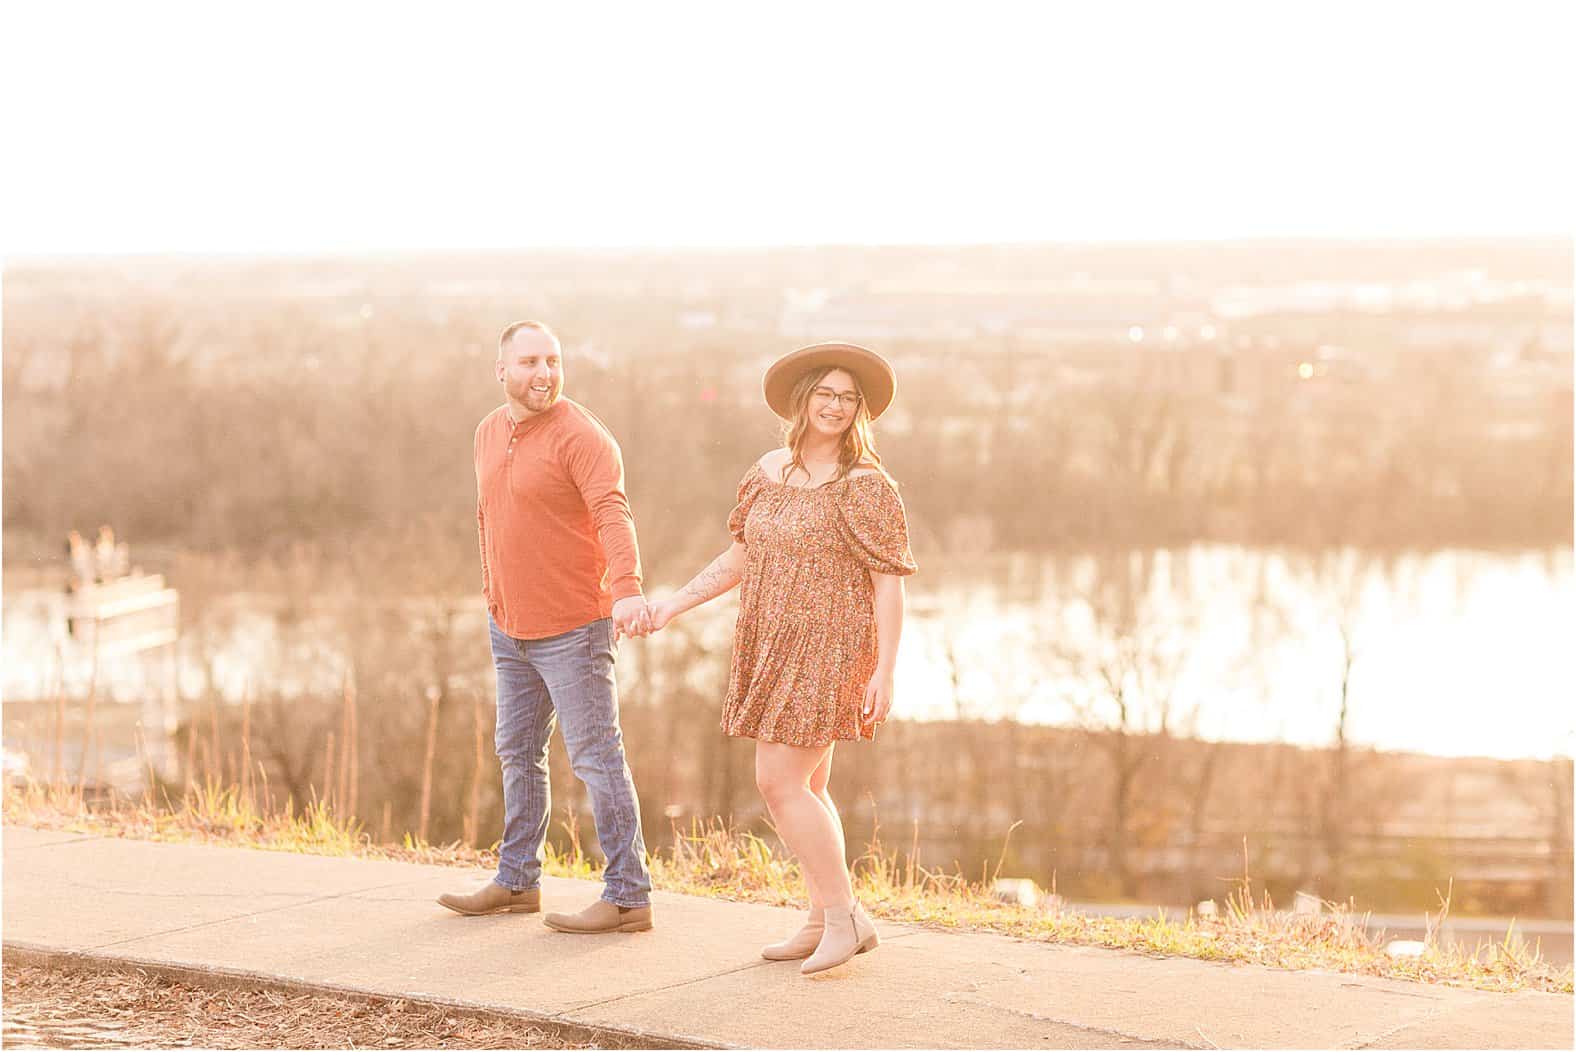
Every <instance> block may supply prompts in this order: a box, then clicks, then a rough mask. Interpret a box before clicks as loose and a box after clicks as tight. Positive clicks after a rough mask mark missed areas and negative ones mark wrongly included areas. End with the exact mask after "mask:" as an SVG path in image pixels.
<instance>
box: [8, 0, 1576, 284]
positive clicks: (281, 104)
mask: <svg viewBox="0 0 1576 1052" xmlns="http://www.w3.org/2000/svg"><path fill="white" fill-rule="evenodd" d="M1573 8H1576V5H1572V4H1570V3H1566V2H1554V3H1539V4H1518V3H1506V2H1499V3H1493V4H1489V3H1476V4H1469V5H1453V4H1447V3H1427V4H1421V3H1419V4H1409V3H1373V2H1369V3H1334V2H1320V3H1313V2H1309V3H1303V4H1292V3H1243V4H1212V3H1195V2H1189V3H1181V4H1178V3H1170V4H1159V3H1156V4H1124V3H1098V4H1095V3H1039V4H1030V3H1021V4H991V3H979V2H975V3H969V4H963V3H955V4H950V5H937V4H925V3H869V4H856V3H853V2H851V0H844V2H841V3H827V4H821V3H803V2H795V3H792V4H789V3H779V4H773V5H766V4H743V3H726V4H724V3H716V4H684V3H675V4H666V3H664V4H649V3H648V4H643V5H640V6H635V5H629V6H624V5H601V4H595V3H584V4H555V5H550V6H549V5H545V4H525V3H520V4H513V5H510V6H508V7H493V6H490V5H470V4H463V3H459V4H454V3H451V4H444V5H436V4H429V5H420V6H417V5H404V4H389V3H377V4H373V3H321V2H319V3H311V4H296V3H270V4H266V5H264V4H255V5H246V6H244V7H243V6H242V5H228V4H214V3H204V4H185V3H182V4H172V3H151V2H149V3H134V4H128V3H116V4H92V5H87V4H74V3H57V2H49V3H25V4H11V5H7V7H6V9H5V14H4V16H3V19H4V21H3V24H0V41H3V42H0V92H3V98H4V102H3V106H4V112H5V123H4V146H5V155H6V158H7V159H6V161H5V163H4V165H3V168H0V180H3V182H0V186H3V209H4V211H3V226H0V251H4V253H5V254H6V255H7V257H8V258H16V257H18V256H39V255H74V254H80V253H126V252H204V253H207V252H224V253H232V252H233V253H285V254H297V253H305V254H329V253H354V252H390V251H393V252H402V251H425V250H468V249H488V250H491V249H522V248H535V247H551V246H667V245H672V246H701V245H716V246H735V245H773V244H813V243H915V242H931V243H950V242H985V241H1030V240H1034V241H1038V240H1103V239H1117V240H1130V239H1137V240H1150V239H1154V240H1162V239H1194V238H1200V239H1213V238H1236V237H1277V236H1338V237H1368V236H1378V237H1426V236H1454V235H1497V234H1555V235H1567V236H1568V235H1569V234H1570V232H1571V231H1572V229H1573V227H1576V218H1573V216H1576V211H1573V195H1572V193H1571V192H1570V187H1572V186H1576V165H1573V161H1572V136H1571V133H1570V112H1569V108H1568V107H1569V103H1568V100H1569V99H1570V98H1573V97H1576V90H1573V89H1576V84H1573V80H1576V78H1573V75H1572V73H1571V69H1572V65H1573V64H1572V62H1571V54H1570V49H1571V44H1572V40H1573V39H1576V37H1573V34H1572V29H1573V28H1576V18H1573V15H1572V10H1573Z"/></svg>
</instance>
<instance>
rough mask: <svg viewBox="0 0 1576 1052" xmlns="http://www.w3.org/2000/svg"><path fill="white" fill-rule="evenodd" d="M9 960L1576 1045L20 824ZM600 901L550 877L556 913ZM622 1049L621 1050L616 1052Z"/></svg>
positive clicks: (689, 1036)
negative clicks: (594, 915) (548, 922)
mask: <svg viewBox="0 0 1576 1052" xmlns="http://www.w3.org/2000/svg"><path fill="white" fill-rule="evenodd" d="M3 836H4V861H5V870H4V907H5V912H4V941H5V948H6V949H7V950H8V951H25V952H28V953H30V954H36V953H46V954H62V953H66V954H70V953H76V954H83V955H87V956H89V957H91V958H96V959H99V960H103V959H113V960H116V961H130V962H136V963H139V964H152V965H159V966H164V967H174V968H184V969H193V970H197V971H201V972H212V973H217V974H221V975H232V976H241V977H243V978H258V979H264V980H268V981H283V982H288V983H300V984H306V985H310V986H320V987H331V988H334V989H338V990H350V991H360V992H366V993H370V994H377V995H382V996H397V997H409V998H420V999H429V1000H437V1001H445V1002H450V1003H460V1004H466V1005H473V1006H476V1007H478V1008H486V1009H495V1010H503V1011H508V1012H514V1013H520V1014H525V1015H528V1016H530V1017H533V1018H536V1019H539V1020H543V1021H546V1022H548V1023H556V1024H560V1025H565V1026H569V1027H574V1028H579V1027H594V1028H602V1029H603V1031H604V1032H606V1031H613V1032H616V1033H617V1034H624V1035H628V1036H629V1037H630V1038H631V1039H632V1040H633V1041H634V1042H635V1043H637V1044H648V1045H658V1044H663V1043H666V1042H679V1043H691V1044H697V1045H715V1046H728V1045H733V1046H752V1047H775V1048H905V1047H923V1048H952V1047H957V1048H1211V1047H1220V1048H1234V1047H1236V1048H1240V1047H1247V1048H1570V1047H1571V1046H1572V1039H1573V1026H1572V1004H1573V1000H1572V998H1570V997H1568V996H1563V995H1557V994H1546V993H1519V994H1490V993H1482V992H1479V991H1473V990H1457V989H1451V988H1446V987H1439V986H1427V985H1422V984H1416V983H1406V982H1397V981H1391V980H1380V979H1367V978H1360V977H1354V976H1346V975H1337V974H1329V973H1321V972H1281V971H1274V970H1271V969H1267V968H1259V967H1253V966H1244V965H1237V966H1233V965H1223V964H1211V963H1206V962H1202V961H1193V960H1181V959H1154V958H1148V957H1143V956H1138V955H1135V954H1128V953H1120V952H1115V951H1110V950H1100V949H1092V948H1079V947H1065V946H1052V945H1047V944H1043V943H1030V942H1022V941H1019V940H1017V939H1013V938H1009V937H1006V936H997V935H970V934H954V933H945V932H931V931H923V930H920V929H918V928H910V927H905V926H902V925H896V924H881V925H880V928H881V934H882V938H883V940H884V942H883V945H882V946H881V948H880V949H878V950H877V951H876V952H875V953H871V954H867V955H864V956H861V957H858V958H856V959H855V960H854V961H853V962H852V963H850V964H849V965H846V966H844V967H841V968H838V969H835V970H833V971H831V972H828V973H825V974H824V975H822V976H820V977H817V978H814V979H806V978H804V977H802V976H800V975H799V973H798V967H797V965H796V964H770V963H767V962H765V961H762V960H761V959H760V958H759V957H757V956H756V952H757V949H758V947H759V946H760V945H761V944H763V943H766V942H770V941H772V940H774V939H776V938H778V937H780V936H781V935H782V934H783V933H785V932H787V931H789V930H791V929H792V928H793V927H794V926H796V925H797V923H798V914H797V913H795V912H794V911H792V910H786V909H777V908H773V907H768V906H755V905H747V904H738V903H730V902H723V901H720V900H715V899H702V898H691V897H688V896H684V895H676V894H668V893H662V892H659V893H658V894H657V895H656V896H655V901H654V907H655V919H656V922H657V927H656V929H655V930H654V931H650V932H643V933H638V934H631V935H613V936H572V935H561V934H557V933H554V932H551V931H548V930H547V929H546V928H544V927H543V926H542V923H541V919H540V916H539V915H506V916H499V917H461V916H458V915H456V914H453V913H450V912H448V911H447V910H444V909H443V908H441V907H439V906H438V905H437V904H436V903H434V901H433V899H434V898H435V897H436V896H437V895H438V894H439V892H441V891H445V890H449V889H453V888H465V887H467V886H471V885H473V884H474V883H476V882H479V881H481V880H484V879H486V877H487V874H486V873H484V872H481V871H474V870H462V869H454V868H448V867H440V866H421V865H412V864H408V863H401V862H380V861H370V860H361V859H345V858H320V857H316V856H312V855H292V854H283V853H275V852H267V851H254V850H248V849H245V848H231V847H210V846H205V845H189V844H156V843H147V842H139V841H132V840H119V839H115V838H107V837H96V836H85V835H81V834H72V833H61V832H50V831H40V830H32V829H25V828H19V827H14V826H7V827H5V829H4V834H3ZM598 891H599V886H597V885H593V884H588V883H585V882H582V881H570V880H555V879H551V878H549V879H548V880H547V881H546V882H545V884H544V887H543V901H544V903H545V905H546V908H547V909H549V910H551V909H557V908H568V909H578V908H580V907H581V906H582V905H585V904H586V903H588V902H590V901H591V900H592V899H593V898H594V897H595V896H596V895H597V894H598ZM610 1036H611V1035H610Z"/></svg>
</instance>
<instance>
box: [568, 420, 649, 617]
mask: <svg viewBox="0 0 1576 1052" xmlns="http://www.w3.org/2000/svg"><path fill="white" fill-rule="evenodd" d="M587 424H588V426H587V427H585V428H583V429H577V430H576V431H574V432H572V433H571V434H570V435H569V437H568V439H567V443H566V448H565V456H564V465H565V467H566V469H567V470H568V472H569V477H570V478H571V479H572V480H573V481H574V484H575V488H576V489H578V490H579V491H580V499H581V500H583V501H585V505H586V508H587V509H588V510H589V511H590V512H591V522H592V525H593V527H594V528H595V529H596V531H597V536H598V538H600V540H601V541H602V551H603V553H604V554H605V555H606V556H607V565H608V578H609V582H608V583H609V590H610V591H611V592H612V595H613V606H614V610H613V616H614V620H615V621H617V622H619V628H620V630H621V631H624V632H626V633H631V634H634V633H635V632H636V630H637V627H638V629H639V634H644V632H645V625H644V623H643V621H644V612H645V598H644V596H643V595H642V594H641V573H640V547H639V544H638V542H637V541H636V539H635V516H634V513H632V512H631V511H630V509H629V498H628V497H627V496H625V494H624V459H623V456H622V455H621V454H620V452H619V449H618V443H617V442H615V441H614V440H613V436H612V435H610V434H608V433H607V432H606V431H604V430H603V429H601V428H600V427H597V426H595V425H592V424H591V423H590V421H587ZM626 600H635V602H632V603H631V602H626ZM637 619H639V620H640V621H641V622H642V623H641V624H640V625H638V626H637V625H636V620H637Z"/></svg>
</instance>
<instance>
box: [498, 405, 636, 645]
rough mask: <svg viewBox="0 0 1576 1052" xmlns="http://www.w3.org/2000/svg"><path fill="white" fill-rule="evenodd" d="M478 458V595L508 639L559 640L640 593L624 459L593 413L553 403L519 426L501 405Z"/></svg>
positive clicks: (606, 430) (609, 612)
mask: <svg viewBox="0 0 1576 1052" xmlns="http://www.w3.org/2000/svg"><path fill="white" fill-rule="evenodd" d="M475 454H476V527H477V533H478V536H479V538H480V542H481V554H482V594H483V595H485V596H486V597H487V611H488V613H490V614H492V618H493V620H494V621H495V622H497V624H498V627H499V628H501V629H503V631H504V632H505V633H506V634H507V635H510V636H513V637H514V638H516V639H543V638H546V637H547V636H556V635H559V634H560V633H563V632H568V631H569V630H570V629H574V628H579V627H581V626H582V625H587V624H590V623H591V622H592V621H595V620H596V619H597V618H599V617H608V616H609V615H610V614H611V613H612V610H613V603H614V602H615V601H616V600H619V599H625V598H628V597H629V596H632V595H639V594H640V551H639V549H638V547H637V546H636V543H635V520H634V517H633V515H631V514H630V510H629V499H628V498H627V497H626V496H625V495H624V461H623V458H622V456H621V455H620V453H619V449H618V443H617V442H616V441H614V439H613V435H612V433H611V432H609V431H608V429H607V428H606V427H605V426H603V424H602V421H600V420H598V419H597V418H596V417H595V416H593V415H592V413H591V411H590V410H588V409H586V408H585V407H584V406H581V405H579V404H578V403H575V402H572V401H570V400H569V399H567V398H562V397H560V398H559V399H558V401H556V402H554V403H553V404H552V405H551V406H549V407H548V408H547V409H545V410H543V411H542V412H540V413H537V414H536V415H534V416H530V417H527V418H526V419H524V420H522V421H520V422H519V423H518V424H516V423H515V422H514V421H513V420H512V419H511V418H510V416H509V407H508V405H507V404H505V405H501V406H499V407H498V408H497V409H495V410H493V411H492V412H491V413H489V414H488V415H487V416H486V417H485V418H484V419H483V420H482V422H481V424H480V426H478V427H477V428H476V448H475Z"/></svg>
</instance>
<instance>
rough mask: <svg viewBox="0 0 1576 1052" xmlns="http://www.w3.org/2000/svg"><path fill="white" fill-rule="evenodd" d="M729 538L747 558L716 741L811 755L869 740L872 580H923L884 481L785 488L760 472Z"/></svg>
mask: <svg viewBox="0 0 1576 1052" xmlns="http://www.w3.org/2000/svg"><path fill="white" fill-rule="evenodd" d="M728 529H729V531H730V532H732V534H733V537H734V539H735V540H737V541H741V542H743V544H744V545H745V547H746V549H747V551H748V556H747V559H746V563H745V569H744V577H743V580H742V581H741V582H740V586H739V620H738V624H737V627H736V628H735V631H734V643H733V668H732V672H731V674H730V675H729V681H728V700H727V701H726V703H725V704H724V705H723V711H722V729H723V731H724V732H725V733H727V734H730V735H733V736H735V737H743V738H756V739H758V740H760V741H769V742H781V743H783V744H786V745H799V746H807V747H814V748H821V747H825V746H827V745H830V744H831V743H832V742H834V741H840V740H855V739H859V738H864V739H873V738H874V737H875V728H874V727H872V726H869V725H866V724H864V723H863V722H862V721H861V720H860V716H859V710H860V708H861V707H862V705H863V703H864V696H865V688H866V686H868V685H869V683H870V679H871V677H872V676H874V675H875V671H876V653H877V651H876V619H875V602H874V586H873V584H872V582H871V579H870V574H871V572H872V571H873V572H875V573H883V574H897V575H905V576H906V575H908V574H911V573H914V572H915V571H916V570H917V569H918V567H917V566H916V565H915V564H914V557H913V555H912V554H911V553H910V551H909V546H908V522H907V519H906V517H905V515H904V512H903V501H902V498H900V497H899V496H898V493H897V490H896V489H895V488H894V486H893V484H892V482H891V480H890V479H888V478H887V476H886V475H885V474H883V473H881V472H879V471H875V472H870V473H867V474H862V475H853V476H849V477H845V478H843V479H840V480H838V481H836V482H830V483H827V484H826V485H824V486H818V487H815V488H808V487H801V486H790V485H787V484H786V483H782V482H775V481H773V480H772V479H771V478H769V477H768V476H767V474H766V472H765V471H764V470H762V468H761V466H760V465H759V464H756V465H755V466H754V467H752V468H751V469H750V470H749V472H748V473H747V474H746V475H745V476H744V479H743V481H741V482H740V483H739V496H738V504H737V505H736V506H735V507H734V509H733V512H732V514H730V515H729V516H728Z"/></svg>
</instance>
